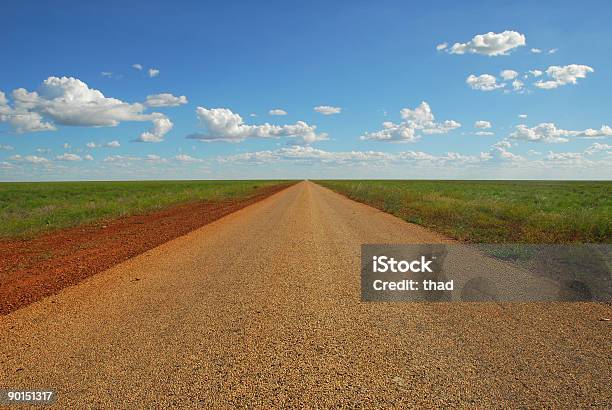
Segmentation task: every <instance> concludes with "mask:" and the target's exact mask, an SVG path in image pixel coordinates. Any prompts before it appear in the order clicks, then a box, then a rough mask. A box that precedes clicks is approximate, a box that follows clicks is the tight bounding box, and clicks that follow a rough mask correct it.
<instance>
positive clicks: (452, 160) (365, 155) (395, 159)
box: [217, 146, 489, 166]
mask: <svg viewBox="0 0 612 410" xmlns="http://www.w3.org/2000/svg"><path fill="white" fill-rule="evenodd" d="M488 159H489V158H488V156H486V155H484V156H483V155H482V154H481V155H463V154H459V153H456V152H447V153H446V154H443V155H432V154H428V153H425V152H421V151H403V152H397V153H389V152H380V151H340V152H330V151H324V150H321V149H316V148H313V147H301V146H294V147H286V148H279V149H276V150H267V151H256V152H247V153H243V154H236V155H230V156H225V157H218V158H217V160H218V161H219V162H222V163H226V162H230V163H245V164H263V163H275V162H293V163H302V164H311V163H318V164H328V165H332V166H338V165H348V164H363V163H369V164H371V165H376V166H379V165H383V164H385V163H397V164H404V163H406V164H427V165H435V166H440V165H452V164H457V165H461V164H467V163H479V162H483V161H488Z"/></svg>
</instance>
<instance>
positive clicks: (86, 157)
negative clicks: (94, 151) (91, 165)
mask: <svg viewBox="0 0 612 410" xmlns="http://www.w3.org/2000/svg"><path fill="white" fill-rule="evenodd" d="M83 159H84V160H85V161H93V160H94V157H93V156H92V155H91V154H87V155H85V156H84V157H83Z"/></svg>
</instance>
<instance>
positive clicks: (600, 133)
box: [510, 123, 612, 143]
mask: <svg viewBox="0 0 612 410" xmlns="http://www.w3.org/2000/svg"><path fill="white" fill-rule="evenodd" d="M610 136H612V127H609V126H607V125H602V126H601V128H600V129H598V130H596V129H593V128H587V129H586V130H582V131H570V130H564V129H561V128H557V126H556V125H555V124H554V123H541V124H538V125H536V126H535V127H531V128H530V127H528V126H526V125H524V124H520V125H517V126H516V131H514V132H512V133H511V134H510V138H512V139H517V140H526V141H532V142H547V143H558V142H568V141H569V137H582V138H604V137H610Z"/></svg>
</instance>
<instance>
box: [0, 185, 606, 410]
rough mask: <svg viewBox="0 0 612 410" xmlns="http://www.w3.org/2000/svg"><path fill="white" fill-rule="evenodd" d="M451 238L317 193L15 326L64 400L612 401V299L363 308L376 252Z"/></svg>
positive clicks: (4, 357)
mask: <svg viewBox="0 0 612 410" xmlns="http://www.w3.org/2000/svg"><path fill="white" fill-rule="evenodd" d="M440 241H445V239H444V238H443V237H441V236H439V235H437V234H435V233H432V232H430V231H427V230H425V229H423V228H420V227H418V226H415V225H411V224H407V223H405V222H403V221H400V220H398V219H396V218H394V217H392V216H390V215H387V214H385V213H382V212H380V211H377V210H375V209H373V208H370V207H367V206H365V205H362V204H358V203H355V202H352V201H350V200H348V199H346V198H344V197H342V196H340V195H337V194H335V193H332V192H331V191H329V190H326V189H324V188H321V187H319V186H317V185H314V184H312V183H310V182H303V183H299V184H297V185H294V186H292V187H290V188H288V189H286V190H284V191H282V192H280V193H277V194H275V195H273V196H271V197H269V198H267V199H265V200H263V201H261V202H259V203H256V204H254V205H251V206H250V207H247V208H245V209H243V210H240V211H238V212H236V213H234V214H231V215H229V216H227V217H225V218H222V219H220V220H218V221H216V222H213V223H212V224H210V225H207V226H205V227H203V228H201V229H198V230H196V231H194V232H192V233H190V234H188V235H186V236H183V237H180V238H178V239H175V240H173V241H170V242H168V243H166V244H164V245H162V246H159V247H157V248H155V249H153V250H151V251H148V252H146V253H144V254H142V255H140V256H137V257H135V258H133V259H130V260H128V261H127V262H124V263H122V264H120V265H117V266H116V267H114V268H112V269H110V270H107V271H105V272H103V273H100V274H98V275H95V276H93V277H91V278H89V279H87V280H85V281H84V282H82V283H80V284H79V285H77V286H73V287H70V288H66V289H64V290H63V291H62V292H60V293H59V294H57V295H55V296H52V297H49V298H47V299H44V300H42V301H39V302H37V303H35V304H33V305H30V306H28V307H25V308H23V309H20V310H17V311H15V312H13V313H12V314H10V315H7V316H3V317H0V388H17V389H24V388H33V387H41V388H42V387H48V388H53V389H55V390H57V391H58V395H59V396H58V397H59V403H60V404H61V405H62V406H64V407H65V406H70V407H72V408H78V407H83V406H87V407H92V406H94V407H114V408H121V407H127V408H134V407H138V408H140V407H151V405H152V404H153V403H155V402H157V403H160V404H161V405H166V406H169V405H175V406H176V405H182V406H194V407H196V406H198V407H202V406H210V407H232V406H249V407H257V406H262V407H266V408H269V407H270V406H274V407H277V406H288V405H298V404H311V405H312V406H319V407H321V406H322V407H328V406H332V405H350V406H367V407H371V406H402V407H405V406H428V407H430V406H450V405H453V406H471V407H473V406H486V407H491V406H495V407H502V406H508V405H509V406H528V407H541V406H553V407H576V406H585V405H587V404H590V405H595V406H600V407H605V406H609V405H610V403H612V392H611V389H610V380H612V371H611V369H612V359H611V357H612V355H611V350H610V346H612V333H611V327H610V322H604V321H600V320H599V319H600V318H602V317H610V316H611V309H610V307H609V306H608V305H603V304H595V303H532V304H493V303H471V304H470V303H439V304H435V303H362V302H360V292H359V283H360V282H359V255H360V245H361V244H362V243H418V242H440Z"/></svg>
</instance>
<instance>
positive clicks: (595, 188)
mask: <svg viewBox="0 0 612 410" xmlns="http://www.w3.org/2000/svg"><path fill="white" fill-rule="evenodd" d="M317 182H318V183H319V184H321V185H323V186H326V187H328V188H331V189H333V190H335V191H337V192H340V193H342V194H344V195H346V196H347V197H349V198H351V199H354V200H357V201H360V202H364V203H367V204H369V205H372V206H374V207H376V208H379V209H381V210H384V211H386V212H389V213H391V214H393V215H396V216H398V217H400V218H402V219H404V220H406V221H408V222H412V223H416V224H419V225H423V226H426V227H429V228H432V229H434V230H436V231H439V232H442V233H444V234H446V235H448V236H451V237H454V238H456V239H459V240H462V241H467V242H478V243H511V242H516V243H610V242H612V235H611V234H612V227H611V225H612V182H609V181H604V182H581V181H580V182H579V181H575V182H574V181H571V182H570V181H422V180H421V181H388V180H387V181H348V180H342V181H338V180H334V181H331V180H328V181H317Z"/></svg>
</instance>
